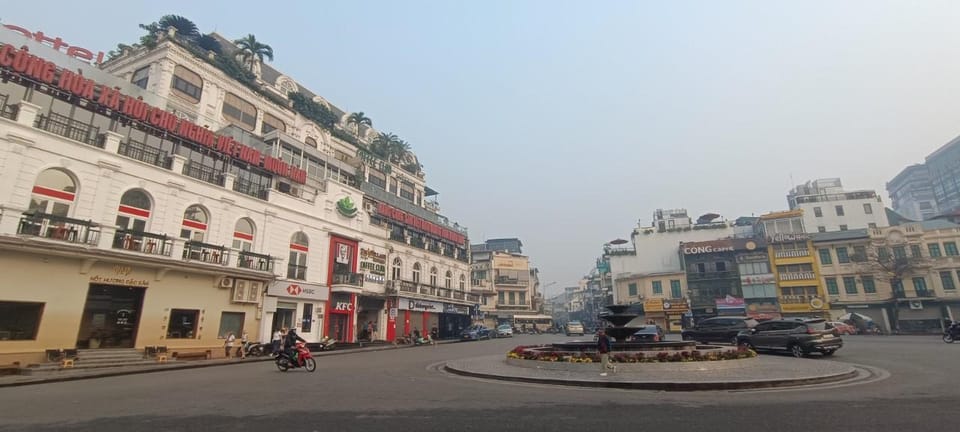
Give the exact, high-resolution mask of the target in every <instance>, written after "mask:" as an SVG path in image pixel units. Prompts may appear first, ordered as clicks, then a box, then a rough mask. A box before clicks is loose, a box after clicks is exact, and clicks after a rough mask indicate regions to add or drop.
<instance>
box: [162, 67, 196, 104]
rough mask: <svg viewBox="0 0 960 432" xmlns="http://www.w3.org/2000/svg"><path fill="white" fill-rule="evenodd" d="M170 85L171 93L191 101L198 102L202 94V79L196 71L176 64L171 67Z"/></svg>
mask: <svg viewBox="0 0 960 432" xmlns="http://www.w3.org/2000/svg"><path fill="white" fill-rule="evenodd" d="M170 87H171V88H173V94H175V95H178V96H181V97H183V98H185V99H187V100H189V101H191V102H193V103H199V102H200V95H201V94H203V79H202V78H200V75H197V73H196V72H193V71H191V70H190V69H187V68H185V67H183V66H180V65H177V67H175V68H174V69H173V81H171V83H170Z"/></svg>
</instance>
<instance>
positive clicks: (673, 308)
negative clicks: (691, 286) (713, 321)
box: [614, 271, 690, 332]
mask: <svg viewBox="0 0 960 432" xmlns="http://www.w3.org/2000/svg"><path fill="white" fill-rule="evenodd" d="M614 289H615V290H616V292H617V293H616V296H617V298H619V299H621V300H620V301H621V304H642V305H643V315H642V316H641V317H640V318H639V319H640V320H642V321H643V322H653V323H654V324H657V325H659V326H660V327H662V328H663V329H664V330H666V331H668V332H679V331H680V330H682V329H683V327H682V322H683V315H684V314H685V313H687V312H689V311H690V307H689V305H688V303H687V299H686V298H685V295H684V293H686V292H687V274H686V272H682V271H681V272H664V273H650V274H643V275H631V276H627V277H625V278H623V279H617V281H616V287H615V288H614ZM634 324H636V323H634Z"/></svg>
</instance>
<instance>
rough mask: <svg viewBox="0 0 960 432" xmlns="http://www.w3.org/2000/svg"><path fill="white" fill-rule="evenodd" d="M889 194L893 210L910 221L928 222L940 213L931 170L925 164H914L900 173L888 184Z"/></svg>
mask: <svg viewBox="0 0 960 432" xmlns="http://www.w3.org/2000/svg"><path fill="white" fill-rule="evenodd" d="M887 193H888V194H890V201H891V205H892V206H893V210H894V211H896V212H897V213H899V214H901V215H903V216H905V217H907V218H908V219H911V220H915V221H921V220H928V219H931V218H933V217H934V216H936V215H937V214H938V213H939V211H938V207H937V201H936V198H935V197H934V194H933V183H932V182H931V181H930V170H929V169H928V168H927V166H926V165H924V164H913V165H910V166H908V167H906V168H904V169H903V171H900V173H899V174H897V175H896V176H895V177H894V178H893V179H892V180H890V181H889V182H887Z"/></svg>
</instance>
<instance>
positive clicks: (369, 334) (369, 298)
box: [355, 247, 389, 341]
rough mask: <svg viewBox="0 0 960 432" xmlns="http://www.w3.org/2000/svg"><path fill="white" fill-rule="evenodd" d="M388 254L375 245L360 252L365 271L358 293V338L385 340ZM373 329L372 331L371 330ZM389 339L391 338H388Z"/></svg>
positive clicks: (360, 259)
mask: <svg viewBox="0 0 960 432" xmlns="http://www.w3.org/2000/svg"><path fill="white" fill-rule="evenodd" d="M386 264H387V254H386V253H382V252H379V251H377V250H376V249H374V248H373V247H362V248H360V253H359V268H360V272H361V273H363V290H362V291H361V293H360V294H359V295H358V298H359V300H358V305H357V325H356V329H355V331H356V334H357V340H366V341H373V340H385V339H387V336H386V335H385V334H384V330H385V329H386V326H385V325H384V322H385V321H387V313H388V311H387V308H386V298H385V294H384V293H385V288H384V287H385V284H386V279H387V266H386ZM371 330H372V331H371ZM387 340H389V339H387Z"/></svg>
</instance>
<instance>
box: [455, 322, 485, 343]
mask: <svg viewBox="0 0 960 432" xmlns="http://www.w3.org/2000/svg"><path fill="white" fill-rule="evenodd" d="M490 335H491V332H490V329H489V328H487V327H485V326H482V325H475V326H470V327H467V328H466V329H464V330H463V332H461V333H460V340H464V341H468V340H473V341H477V340H480V339H490V337H491V336H490Z"/></svg>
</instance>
